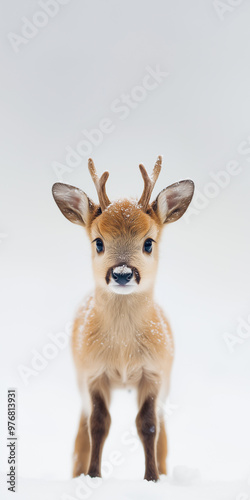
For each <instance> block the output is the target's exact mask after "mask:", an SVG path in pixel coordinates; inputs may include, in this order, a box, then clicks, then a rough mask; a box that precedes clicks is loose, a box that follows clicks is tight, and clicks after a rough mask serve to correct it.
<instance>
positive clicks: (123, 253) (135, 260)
mask: <svg viewBox="0 0 250 500" xmlns="http://www.w3.org/2000/svg"><path fill="white" fill-rule="evenodd" d="M161 163H162V158H161V156H159V157H158V159H157V162H156V164H155V166H154V169H153V174H152V176H151V177H149V175H148V173H147V171H146V169H145V168H144V166H143V165H140V171H141V174H142V177H143V180H144V190H143V193H142V196H141V198H140V199H139V200H129V199H122V200H118V201H115V202H113V203H111V202H110V200H109V198H108V196H107V193H106V182H107V179H108V176H109V173H108V172H104V173H103V174H102V176H101V177H100V178H99V177H98V175H97V173H96V169H95V166H94V163H93V161H92V160H91V159H90V160H89V171H90V174H91V176H92V179H93V181H94V184H95V186H96V190H97V194H98V198H99V204H95V203H94V202H93V201H92V200H91V199H90V198H89V197H88V196H87V195H86V193H84V192H83V191H81V190H80V189H78V188H76V187H73V186H70V185H68V184H62V183H59V182H57V183H56V184H54V185H53V188H52V192H53V196H54V199H55V201H56V203H57V205H58V207H59V209H60V210H61V212H62V213H63V215H64V216H65V217H66V218H67V219H69V220H70V221H71V222H74V223H75V224H79V225H81V226H84V227H85V228H86V230H87V233H88V236H89V238H90V241H91V245H92V260H93V270H94V277H95V281H96V286H97V287H98V288H101V289H103V288H104V289H106V290H108V291H110V292H112V293H117V294H129V293H132V292H137V293H138V292H144V291H147V290H149V289H150V288H152V286H153V284H154V280H155V275H156V269H157V263H158V243H159V239H160V235H161V231H162V228H163V226H164V225H165V224H169V223H170V222H174V221H176V220H178V219H179V218H180V217H182V215H183V214H184V213H185V212H186V210H187V208H188V206H189V204H190V202H191V200H192V197H193V192H194V183H193V182H192V181H191V180H184V181H180V182H177V183H175V184H172V185H171V186H168V187H167V188H165V189H163V190H162V191H161V192H160V194H159V195H158V196H157V197H156V199H155V200H154V201H153V202H152V203H150V197H151V193H152V191H153V188H154V185H155V183H156V180H157V179H158V176H159V173H160V171H161Z"/></svg>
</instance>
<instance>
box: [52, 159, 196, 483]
mask: <svg viewBox="0 0 250 500" xmlns="http://www.w3.org/2000/svg"><path fill="white" fill-rule="evenodd" d="M161 164H162V159H161V157H160V156H159V157H158V159H157V162H156V164H155V166H154V170H153V174H152V176H151V177H149V175H148V174H147V171H146V169H145V168H144V166H143V165H140V171H141V174H142V177H143V181H144V190H143V193H142V196H141V197H140V199H139V201H135V200H130V199H123V200H118V201H115V202H113V203H111V202H110V200H109V198H108V196H107V193H106V187H105V186H106V182H107V179H108V176H109V174H108V172H104V173H103V174H102V176H101V177H100V178H99V177H98V175H97V173H96V169H95V166H94V163H93V161H92V160H91V159H90V160H89V164H88V166H89V171H90V174H91V176H92V179H93V181H94V184H95V187H96V190H97V194H98V198H99V203H98V204H95V203H94V202H93V201H92V200H91V199H90V198H89V197H88V196H87V195H86V193H84V192H83V191H81V190H80V189H78V188H76V187H73V186H69V185H68V184H62V183H56V184H54V186H53V196H54V199H55V201H56V203H57V205H58V207H59V209H60V210H61V212H62V213H63V215H64V216H65V217H66V218H67V219H69V220H70V221H71V222H74V223H75V224H79V225H81V226H84V227H85V228H86V231H87V234H88V236H89V239H90V242H91V246H92V264H93V272H94V279H95V291H94V293H93V295H92V296H90V297H89V298H88V299H87V301H86V303H85V304H84V306H82V307H81V308H80V310H79V311H78V314H77V316H76V319H75V322H74V327H73V338H72V347H73V357H74V361H75V365H76V371H77V379H78V384H79V389H80V392H81V396H82V414H81V419H80V425H79V429H78V434H77V437H76V441H75V453H74V470H73V476H74V477H76V476H79V475H80V474H82V473H83V474H89V475H90V476H92V477H96V476H101V455H102V449H103V445H104V442H105V439H106V437H107V435H108V432H109V428H110V423H111V418H110V414H109V404H110V394H111V390H112V389H113V388H115V387H135V388H136V389H137V392H138V408H139V410H138V414H137V417H136V426H137V430H138V434H139V436H140V439H141V441H142V444H143V447H144V452H145V479H147V480H148V481H156V480H157V479H158V478H159V474H166V456H167V437H166V431H165V426H164V419H163V412H162V408H163V404H164V402H165V400H166V397H167V394H168V390H169V380H170V372H171V366H172V361H173V339H172V333H171V330H170V327H169V324H168V322H167V320H166V318H165V316H164V314H163V312H162V310H161V309H160V307H159V306H158V305H157V304H156V303H155V302H154V299H153V292H154V283H155V277H156V270H157V264H158V246H159V241H160V236H161V233H162V229H163V226H164V224H168V223H170V222H174V221H176V220H178V219H179V218H180V217H181V216H182V215H183V214H184V213H185V211H186V210H187V208H188V206H189V204H190V202H191V199H192V196H193V192H194V184H193V182H192V181H191V180H184V181H180V182H177V183H175V184H172V185H171V186H169V187H167V188H165V189H163V191H161V192H160V194H159V195H158V196H157V198H156V199H155V201H153V202H152V203H150V197H151V193H152V191H153V188H154V185H155V182H156V180H157V178H158V176H159V173H160V170H161Z"/></svg>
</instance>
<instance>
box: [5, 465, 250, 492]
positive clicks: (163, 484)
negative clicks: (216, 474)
mask: <svg viewBox="0 0 250 500" xmlns="http://www.w3.org/2000/svg"><path fill="white" fill-rule="evenodd" d="M174 472H175V474H174V476H173V477H171V478H169V479H168V478H166V477H164V476H162V477H161V479H160V481H159V482H158V483H157V484H154V483H149V482H147V481H142V480H141V481H140V480H137V481H135V480H134V481H133V480H126V481H125V480H118V479H97V480H95V479H92V478H90V477H89V476H86V477H84V476H82V477H80V478H77V479H72V480H70V481H61V482H59V481H39V480H34V479H19V487H18V493H17V494H16V495H15V498H16V499H17V500H34V499H35V500H85V499H87V498H89V499H91V500H99V499H100V500H165V499H166V500H201V499H202V500H249V498H250V486H249V485H248V484H247V482H241V481H234V482H220V481H214V482H212V481H210V482H209V481H207V482H205V481H201V480H199V479H196V477H195V476H196V474H194V477H193V479H192V474H193V472H192V470H189V469H186V470H181V471H179V470H176V471H174ZM11 498H13V493H9V494H5V495H4V496H1V500H8V499H11Z"/></svg>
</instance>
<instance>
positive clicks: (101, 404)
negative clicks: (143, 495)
mask: <svg viewBox="0 0 250 500" xmlns="http://www.w3.org/2000/svg"><path fill="white" fill-rule="evenodd" d="M106 399H107V398H105V395H104V393H103V392H102V391H101V390H98V389H95V390H93V392H91V400H92V412H91V416H90V436H91V457H90V464H89V469H88V474H89V475H90V476H91V477H101V456H102V449H103V445H104V442H105V439H106V437H107V435H108V432H109V428H110V423H111V418H110V414H109V411H108V407H107V400H106Z"/></svg>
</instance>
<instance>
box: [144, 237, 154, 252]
mask: <svg viewBox="0 0 250 500" xmlns="http://www.w3.org/2000/svg"><path fill="white" fill-rule="evenodd" d="M152 250H153V240H152V239H151V238H148V239H147V240H146V241H145V242H144V245H143V251H144V252H146V253H151V252H152Z"/></svg>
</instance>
